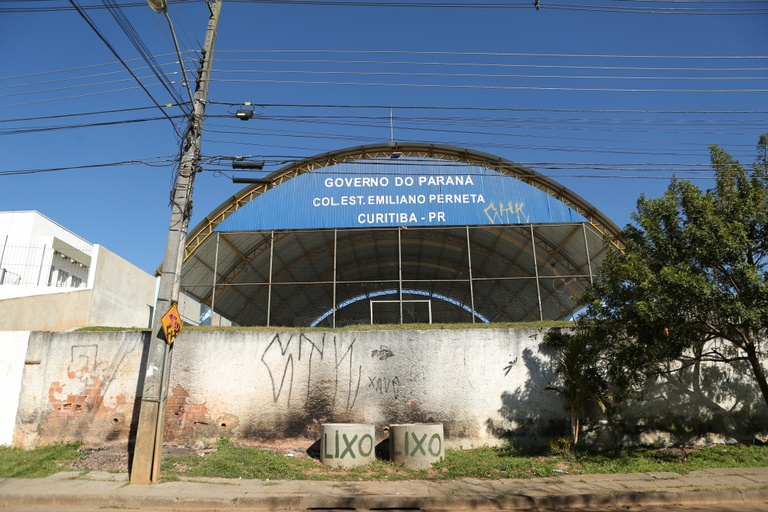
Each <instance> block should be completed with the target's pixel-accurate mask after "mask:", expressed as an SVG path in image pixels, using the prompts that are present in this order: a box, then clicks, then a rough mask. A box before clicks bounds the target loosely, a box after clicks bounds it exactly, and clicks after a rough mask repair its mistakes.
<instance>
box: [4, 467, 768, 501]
mask: <svg viewBox="0 0 768 512" xmlns="http://www.w3.org/2000/svg"><path fill="white" fill-rule="evenodd" d="M725 502H745V503H752V504H758V503H764V504H765V506H766V509H768V468H746V469H711V470H703V471H694V472H692V473H688V474H686V475H679V474H676V473H634V474H618V475H567V474H562V475H557V476H552V477H545V478H532V479H504V480H476V479H460V480H451V481H443V482H434V481H419V480H410V481H399V482H398V481H394V482H330V481H322V482H320V481H269V480H267V481H264V480H240V479H238V480H234V479H222V478H185V479H183V480H181V481H176V482H165V483H160V484H153V485H147V486H137V485H129V484H128V475H127V474H125V473H106V472H88V473H78V472H62V473H57V474H55V475H53V476H50V477H47V478H36V479H18V478H3V479H0V508H2V507H3V506H6V507H10V506H16V507H19V506H23V507H30V508H33V507H37V506H48V507H56V508H61V509H64V510H66V509H76V508H78V507H80V508H82V507H86V506H87V507H94V506H99V507H103V508H108V507H111V508H126V509H142V508H144V509H147V508H152V509H181V508H183V509H184V510H211V509H215V510H278V509H282V510H287V509H292V510H300V509H310V508H314V509H340V508H344V509H356V510H371V509H411V510H414V509H416V510H419V509H420V510H441V509H442V510H445V509H451V510H457V509H472V510H499V509H506V510H515V509H517V510H525V509H532V508H537V507H541V508H559V509H563V508H579V507H609V506H615V507H624V506H633V507H635V506H641V505H644V506H649V505H664V504H681V503H683V504H692V503H710V504H711V503H725Z"/></svg>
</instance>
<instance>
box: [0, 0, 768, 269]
mask: <svg viewBox="0 0 768 512" xmlns="http://www.w3.org/2000/svg"><path fill="white" fill-rule="evenodd" d="M75 4H76V5H79V6H82V7H84V8H86V9H85V10H84V12H85V13H87V15H88V17H89V18H90V19H91V20H92V22H93V24H94V25H95V26H96V27H97V29H98V30H99V32H100V33H101V34H102V36H103V37H104V39H106V41H107V42H109V44H110V45H111V46H112V47H113V48H114V49H115V50H116V52H117V54H118V55H119V57H120V58H121V59H123V61H125V62H126V64H127V65H128V66H129V67H130V68H131V69H132V70H133V72H134V74H135V75H136V76H137V77H139V79H140V81H141V83H142V84H143V85H144V86H145V87H146V88H147V90H148V91H149V92H150V93H151V95H152V96H153V97H154V99H155V101H156V102H157V103H159V104H161V105H164V104H166V103H174V102H175V100H174V99H173V95H172V94H171V93H169V92H168V91H167V90H166V89H164V88H162V87H161V86H160V85H159V82H158V79H157V78H156V77H155V76H154V75H153V74H152V72H151V71H150V70H149V69H148V68H147V63H146V62H145V61H144V60H143V59H142V57H141V54H140V52H139V50H138V49H137V45H138V46H141V45H143V46H144V47H145V48H146V53H147V55H152V56H154V58H155V59H156V61H157V63H158V64H159V65H160V67H161V68H162V71H163V72H164V73H165V74H166V75H167V76H168V77H170V79H171V80H173V81H174V85H173V89H174V90H175V91H176V93H175V95H176V96H178V95H181V97H182V98H186V96H187V93H186V90H185V89H184V88H183V86H182V85H181V83H180V82H179V74H180V73H179V65H178V63H177V59H176V56H175V51H174V47H173V42H172V40H171V38H170V35H169V34H170V33H169V30H168V25H167V23H166V21H165V18H164V17H163V16H162V15H159V14H156V13H155V12H154V11H152V10H151V9H150V8H149V7H148V6H147V5H146V3H144V2H139V1H120V2H113V3H111V4H109V5H113V4H117V5H119V6H120V8H119V9H117V10H115V11H114V12H115V14H116V16H113V15H112V14H110V11H109V10H107V9H105V8H104V6H105V3H103V2H99V1H96V0H79V1H77V2H75ZM339 4H341V5H339ZM438 4H440V5H441V7H437V5H438ZM587 4H588V6H587ZM87 7H98V8H94V9H87ZM169 14H170V17H171V19H172V21H173V24H174V27H175V29H176V33H177V35H178V36H179V44H180V46H181V51H182V54H183V55H184V59H185V66H186V67H187V69H188V70H189V72H190V76H193V71H192V70H194V69H195V68H196V65H197V64H196V61H197V58H198V53H197V52H199V49H200V48H201V46H202V41H203V39H204V32H205V26H206V23H207V17H208V9H207V7H206V4H205V2H203V1H202V0H194V1H190V0H188V1H182V2H171V3H170V6H169ZM118 20H120V22H118ZM121 25H122V26H123V27H125V28H126V30H123V28H121ZM766 26H768V2H755V1H731V2H713V1H652V0H648V1H631V0H623V1H619V0H591V1H590V2H576V1H573V0H566V2H565V3H563V2H561V3H550V2H547V1H546V0H542V1H541V8H540V9H539V10H535V9H534V7H533V2H525V1H521V2H517V1H516V0H507V1H500V0H499V1H488V2H473V1H471V0H464V1H458V0H444V1H442V2H438V0H424V1H388V0H382V1H378V2H371V1H369V2H364V1H354V0H338V1H335V2H330V1H322V0H318V1H297V0H293V1H290V0H288V1H282V2H280V1H274V2H265V1H242V0H241V1H235V0H224V2H223V7H222V21H221V25H220V29H219V30H220V32H219V38H218V42H217V46H216V52H215V56H214V74H213V80H212V83H211V87H210V95H209V100H210V103H209V106H208V109H207V115H208V118H207V119H206V121H205V128H204V132H205V134H204V138H203V146H202V151H203V169H204V172H202V173H200V174H198V179H197V183H196V188H195V195H194V204H195V208H194V215H193V220H192V225H193V226H194V225H195V224H197V223H198V222H199V221H200V220H201V219H202V218H203V217H204V216H205V215H206V214H207V213H209V212H210V211H211V210H212V209H214V208H215V207H216V206H218V205H219V204H221V203H222V202H224V201H225V200H227V199H228V198H229V197H230V196H232V195H233V194H234V193H235V192H236V191H237V190H238V187H240V186H241V185H235V184H233V183H232V182H231V180H230V179H229V178H230V177H231V175H232V174H233V173H232V171H231V169H230V168H229V162H230V161H231V157H234V156H251V157H253V158H255V159H264V160H266V161H267V162H268V164H269V165H268V166H267V167H266V168H265V171H270V170H275V169H277V168H279V167H280V166H281V165H282V163H288V162H291V161H295V160H297V159H301V158H305V157H309V156H312V155H315V154H317V153H321V152H327V151H333V150H336V149H341V148H345V147H350V146H359V145H363V144H370V143H381V142H388V141H389V140H390V138H391V137H392V136H393V135H394V139H395V140H398V141H421V142H432V143H436V144H449V145H456V146H463V147H467V148H471V149H475V150H479V151H484V152H487V153H492V154H496V155H498V156H501V157H504V158H506V159H509V160H512V161H515V162H519V163H522V164H524V165H527V166H529V167H531V168H533V169H534V170H536V171H538V172H541V173H543V174H545V175H548V176H550V177H552V178H554V179H556V180H558V181H560V182H561V183H563V184H564V185H565V186H567V187H569V188H570V189H571V190H573V191H574V192H576V193H577V194H579V195H581V196H582V197H584V198H585V199H587V200H588V201H590V202H591V203H592V204H594V205H595V206H596V207H597V208H599V209H601V210H602V211H603V212H604V213H606V214H607V215H608V216H609V217H611V218H612V219H613V220H614V221H615V222H616V223H617V224H619V225H620V226H623V225H624V224H626V223H627V222H629V221H630V213H631V212H632V210H633V209H634V205H635V202H636V200H637V198H638V196H639V195H640V194H646V195H647V196H650V197H655V196H658V195H660V194H661V193H662V192H663V191H664V190H665V189H666V187H667V185H668V183H669V178H670V177H671V176H672V175H673V174H674V175H677V176H679V177H682V178H693V179H695V180H696V183H698V184H699V185H700V186H702V187H707V186H709V182H708V181H707V178H708V177H711V175H712V173H711V169H710V168H709V165H708V164H709V154H708V146H709V145H710V144H718V145H720V146H721V147H723V148H724V149H726V150H727V151H728V152H730V153H731V154H733V155H734V156H736V157H737V158H738V159H739V160H741V161H742V163H745V164H751V162H752V161H753V160H754V156H755V144H756V143H757V139H758V136H759V135H760V134H761V133H765V132H768V101H766V100H767V99H768V30H766ZM126 31H127V32H129V33H131V34H132V35H133V40H134V41H135V42H136V43H137V44H133V43H132V42H131V39H130V38H129V36H128V35H126ZM0 43H1V44H2V46H3V48H4V49H5V53H4V57H3V66H2V71H0V154H1V155H2V158H1V159H0V211H7V210H38V211H40V212H41V213H43V214H44V215H46V216H48V217H50V218H51V219H53V220H54V221H56V222H58V223H59V224H61V225H63V226H65V227H66V228H68V229H70V230H72V231H73V232H75V233H77V234H79V235H80V236H82V237H84V238H85V239H87V240H88V241H90V242H91V243H97V244H101V245H103V246H105V247H106V248H108V249H109V250H111V251H113V252H115V253H117V254H119V255H120V256H122V257H123V258H125V259H127V260H129V261H131V262H132V263H134V264H136V265H137V266H139V267H141V268H143V269H144V270H146V271H148V272H152V271H154V269H155V268H157V267H158V266H159V264H160V263H161V261H162V258H163V253H164V248H165V240H166V233H167V229H168V223H169V218H170V208H169V206H168V199H169V194H170V190H171V186H172V180H173V176H174V171H175V168H174V166H173V161H174V159H175V157H176V155H177V154H178V149H179V140H178V137H177V136H176V133H175V131H174V126H173V124H172V123H171V122H170V121H169V120H168V119H167V118H166V117H165V114H164V113H163V111H161V109H159V108H157V107H155V106H154V103H153V100H152V99H150V97H149V95H148V94H147V93H146V92H145V91H144V90H142V88H141V87H140V86H139V84H138V83H137V82H136V80H135V79H134V78H132V77H131V75H130V74H129V72H128V71H127V70H126V69H125V67H124V66H123V65H122V64H120V62H119V60H118V59H117V58H116V57H115V55H114V54H113V53H112V52H111V51H110V50H109V48H108V46H107V44H106V43H105V42H104V41H102V39H100V37H99V36H98V35H97V34H96V32H95V31H94V30H93V29H92V28H91V27H90V26H89V25H88V23H87V22H86V21H85V20H84V19H83V17H82V16H81V15H80V14H79V13H78V11H77V10H75V9H74V7H73V5H72V3H70V2H69V1H62V0H48V1H46V0H38V1H27V2H12V1H4V2H2V3H0ZM246 101H250V102H252V103H254V104H256V105H260V106H258V107H256V111H257V116H256V117H255V118H254V119H253V120H251V121H248V122H243V121H240V120H238V119H236V118H235V117H234V112H235V110H236V108H237V105H238V104H240V103H243V102H246ZM320 105H324V106H326V107H322V108H321V107H320ZM331 106H332V107H331ZM390 106H391V107H392V108H391V110H390V108H389V107H390ZM352 107H360V108H352ZM163 110H164V112H165V113H166V114H168V115H169V116H171V117H172V118H173V119H174V120H175V122H176V125H177V127H178V129H179V131H182V130H183V127H184V121H183V119H182V118H181V117H179V116H181V114H182V112H181V110H180V109H179V108H178V107H172V108H169V109H163ZM86 113H92V114H89V115H82V114H86ZM129 161H132V162H137V163H134V164H126V165H107V166H103V167H94V168H84V169H77V167H81V166H95V165H100V164H112V163H115V162H129ZM57 168H65V169H63V170H58V171H52V169H57ZM22 171H30V172H29V173H25V172H22Z"/></svg>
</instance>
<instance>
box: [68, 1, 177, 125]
mask: <svg viewBox="0 0 768 512" xmlns="http://www.w3.org/2000/svg"><path fill="white" fill-rule="evenodd" d="M69 3H70V4H72V6H73V7H74V8H75V9H76V10H77V12H78V14H80V17H82V18H83V19H84V20H85V22H86V23H87V24H88V26H89V27H91V29H92V30H93V31H94V32H95V33H96V35H97V36H98V37H99V39H101V41H102V42H103V43H104V44H105V45H107V48H109V50H110V51H111V52H112V54H113V55H114V56H115V57H116V58H117V60H119V61H120V63H121V64H122V65H123V66H124V67H125V69H126V70H128V72H129V73H130V74H131V76H132V77H133V78H134V80H136V82H137V83H138V84H139V86H140V87H141V88H142V89H143V90H144V92H145V93H146V94H147V96H149V98H150V100H152V103H154V104H155V106H156V107H157V108H158V109H160V111H161V112H162V113H163V115H164V116H165V117H166V118H167V119H168V121H170V123H171V126H173V130H174V131H175V132H176V135H177V136H178V137H179V138H182V135H181V133H180V132H179V130H178V128H177V127H176V123H175V122H174V121H173V119H172V118H171V117H170V116H169V115H168V114H167V113H166V112H165V110H163V108H162V107H161V106H160V104H158V102H157V100H155V98H154V96H152V94H151V93H150V92H149V90H147V88H146V87H145V86H144V84H143V83H142V82H141V80H139V79H138V78H137V77H136V75H135V74H134V72H133V71H132V70H131V68H130V67H129V66H128V64H127V63H126V62H125V61H124V60H123V59H122V57H120V55H119V54H118V53H117V50H115V48H114V46H112V44H110V42H109V41H108V40H107V39H106V37H104V34H102V33H101V31H100V30H99V29H98V27H96V25H95V24H94V23H93V21H92V20H91V18H90V17H89V16H88V14H87V13H86V12H85V11H84V10H83V9H82V8H80V7H79V5H78V4H77V3H76V0H69Z"/></svg>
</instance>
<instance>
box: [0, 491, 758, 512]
mask: <svg viewBox="0 0 768 512" xmlns="http://www.w3.org/2000/svg"><path fill="white" fill-rule="evenodd" d="M0 498H2V506H3V507H11V506H15V507H25V508H30V509H33V508H35V507H43V506H45V507H55V508H60V509H63V510H66V509H73V508H82V507H84V506H85V507H92V508H93V506H94V504H98V507H99V508H125V509H142V508H150V509H158V510H164V509H179V508H183V509H184V510H239V511H242V510H254V511H256V510H259V511H261V510H311V509H314V510H318V509H319V510H323V509H330V510H333V509H342V510H376V509H378V510H381V509H401V510H413V511H418V510H441V509H442V510H445V509H449V510H533V509H552V508H557V509H580V508H590V507H591V508H598V507H641V506H659V505H685V504H701V503H709V504H716V503H768V490H762V489H761V490H742V491H692V492H667V493H664V492H661V493H650V492H649V493H643V492H636V493H624V494H572V495H568V494H565V495H549V496H529V495H520V496H509V497H505V498H482V497H477V498H452V497H442V496H435V497H424V496H351V497H344V498H342V497H323V496H318V497H310V496H288V495H285V496H278V495H263V496H246V497H238V498H233V499H223V498H215V497H214V498H180V497H173V498H169V497H163V496H146V495H143V496H142V495H134V494H131V495H126V496H116V495H106V496H105V495H78V496H77V498H76V499H73V497H72V496H71V495H65V494H17V495H0Z"/></svg>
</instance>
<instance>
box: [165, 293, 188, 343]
mask: <svg viewBox="0 0 768 512" xmlns="http://www.w3.org/2000/svg"><path fill="white" fill-rule="evenodd" d="M160 322H161V323H162V324H163V334H165V341H166V343H168V344H169V345H170V344H171V343H173V340H174V339H175V338H176V336H178V335H179V333H180V332H181V330H182V329H183V328H184V324H182V323H181V315H179V308H178V307H177V306H176V304H175V303H174V304H172V305H171V307H170V308H168V311H167V312H166V313H165V314H164V315H163V318H161V319H160Z"/></svg>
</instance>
